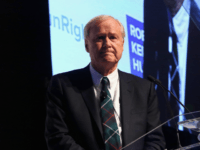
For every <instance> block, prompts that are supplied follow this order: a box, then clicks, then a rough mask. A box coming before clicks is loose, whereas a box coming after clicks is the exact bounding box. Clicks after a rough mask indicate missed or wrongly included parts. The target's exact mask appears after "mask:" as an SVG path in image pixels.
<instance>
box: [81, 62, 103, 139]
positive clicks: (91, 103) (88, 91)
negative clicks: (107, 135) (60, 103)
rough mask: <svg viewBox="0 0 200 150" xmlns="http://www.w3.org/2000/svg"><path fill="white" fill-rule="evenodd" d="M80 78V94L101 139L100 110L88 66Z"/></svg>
mask: <svg viewBox="0 0 200 150" xmlns="http://www.w3.org/2000/svg"><path fill="white" fill-rule="evenodd" d="M82 77H83V78H82V82H81V84H82V86H84V88H81V94H82V96H83V99H84V101H85V103H86V105H87V107H88V109H89V111H90V113H91V116H92V118H93V119H94V121H95V123H96V124H97V127H98V129H99V131H100V134H101V136H102V139H103V130H102V124H101V118H100V108H99V106H98V103H97V101H96V99H95V95H94V89H93V82H92V77H91V74H90V71H89V66H87V67H86V68H84V69H83V73H82Z"/></svg>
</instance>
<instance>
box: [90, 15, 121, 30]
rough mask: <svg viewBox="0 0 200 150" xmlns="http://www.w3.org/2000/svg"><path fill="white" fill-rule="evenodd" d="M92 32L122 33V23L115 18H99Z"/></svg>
mask: <svg viewBox="0 0 200 150" xmlns="http://www.w3.org/2000/svg"><path fill="white" fill-rule="evenodd" d="M91 30H92V33H95V34H98V33H103V32H110V33H112V32H113V33H121V26H120V24H119V23H118V22H117V21H116V20H115V19H113V18H107V19H104V20H98V21H96V22H95V23H94V24H93V27H92V29H91Z"/></svg>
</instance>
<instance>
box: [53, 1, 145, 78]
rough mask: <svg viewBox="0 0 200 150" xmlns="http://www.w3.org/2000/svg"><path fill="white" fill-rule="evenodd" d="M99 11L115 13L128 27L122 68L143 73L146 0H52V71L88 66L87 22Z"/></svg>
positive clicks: (130, 71) (126, 28) (109, 13)
mask: <svg viewBox="0 0 200 150" xmlns="http://www.w3.org/2000/svg"><path fill="white" fill-rule="evenodd" d="M98 15H111V16H113V17H115V18H116V19H118V20H119V21H120V22H121V23H122V24H123V25H124V28H125V32H126V37H125V43H124V52H123V56H122V58H121V60H120V62H119V69H120V70H122V71H125V72H128V73H132V74H135V75H137V76H140V77H143V69H142V65H143V54H144V52H143V41H144V31H143V0H141V1H138V0H132V1H130V0H124V1H115V0H109V1H108V0H101V1H93V0H87V1H81V0H75V1H65V0H60V1H55V0H49V17H50V35H51V57H52V74H53V75H54V74H57V73H61V72H66V71H70V70H74V69H78V68H83V67H85V66H87V65H88V64H89V62H90V57H89V53H87V52H86V51H85V46H84V31H83V30H84V26H85V25H86V23H87V22H88V21H89V20H90V19H92V18H93V17H95V16H98Z"/></svg>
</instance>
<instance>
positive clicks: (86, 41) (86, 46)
mask: <svg viewBox="0 0 200 150" xmlns="http://www.w3.org/2000/svg"><path fill="white" fill-rule="evenodd" d="M85 50H86V51H87V52H88V53H89V49H88V40H87V39H85Z"/></svg>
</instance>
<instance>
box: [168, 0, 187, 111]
mask: <svg viewBox="0 0 200 150" xmlns="http://www.w3.org/2000/svg"><path fill="white" fill-rule="evenodd" d="M186 2H187V5H186V6H187V7H189V6H190V3H189V2H190V1H188V0H185V2H184V3H186ZM187 9H188V10H190V8H187ZM188 13H189V11H188V12H187V11H186V10H185V8H184V7H183V6H181V8H180V9H179V11H178V12H177V14H176V15H175V16H174V17H173V18H172V21H173V24H174V29H175V32H176V35H177V38H178V42H177V49H178V66H179V75H180V83H179V99H180V101H181V102H182V103H183V104H185V85H186V83H185V82H186V69H187V67H186V64H187V50H188V33H189V22H190V16H189V14H188ZM181 108H182V109H181V110H180V112H179V114H183V113H184V108H183V107H181Z"/></svg>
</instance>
